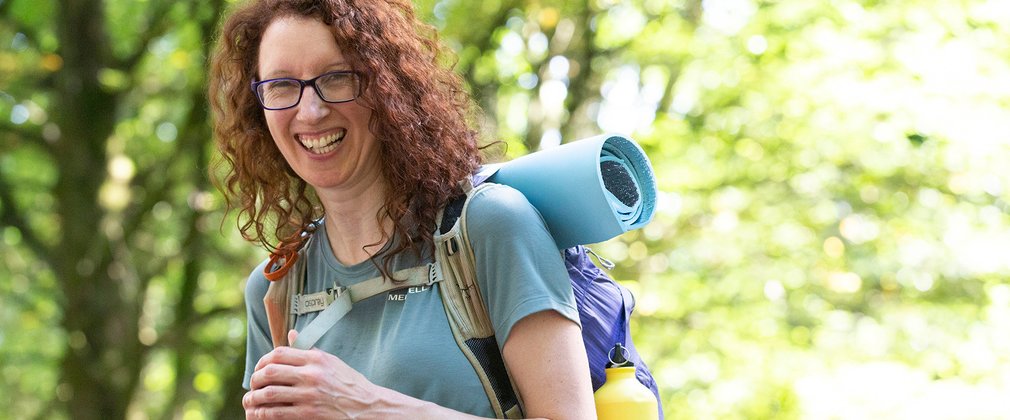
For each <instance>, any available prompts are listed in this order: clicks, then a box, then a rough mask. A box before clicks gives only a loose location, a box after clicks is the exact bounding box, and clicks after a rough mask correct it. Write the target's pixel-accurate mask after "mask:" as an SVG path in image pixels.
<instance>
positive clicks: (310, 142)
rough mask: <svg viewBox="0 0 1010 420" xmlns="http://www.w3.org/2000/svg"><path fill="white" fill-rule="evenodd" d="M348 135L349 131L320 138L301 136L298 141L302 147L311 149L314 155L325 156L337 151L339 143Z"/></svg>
mask: <svg viewBox="0 0 1010 420" xmlns="http://www.w3.org/2000/svg"><path fill="white" fill-rule="evenodd" d="M346 133H347V131H343V130H342V131H340V132H339V133H333V134H330V135H328V136H324V137H319V138H306V137H301V136H299V137H298V141H300V142H301V143H302V146H305V148H306V149H309V151H311V152H312V153H315V154H323V153H328V152H330V151H332V150H333V149H336V148H337V143H338V142H339V141H340V140H342V139H343V138H344V134H346Z"/></svg>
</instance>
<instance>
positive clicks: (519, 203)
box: [466, 183, 546, 237]
mask: <svg viewBox="0 0 1010 420" xmlns="http://www.w3.org/2000/svg"><path fill="white" fill-rule="evenodd" d="M466 227H467V231H468V232H470V233H471V235H473V234H489V235H492V237H497V236H500V235H504V236H519V237H521V236H523V235H524V234H525V233H527V232H528V231H529V230H542V229H545V227H546V225H545V224H544V220H543V218H542V217H541V216H540V212H538V211H537V209H536V208H535V207H533V205H532V204H530V202H529V200H527V199H526V196H525V195H523V193H521V192H519V191H518V190H516V189H515V188H512V187H510V186H507V185H502V184H493V183H487V184H484V185H482V187H481V188H480V189H479V190H477V191H476V192H475V193H474V194H473V196H472V197H471V198H470V202H469V203H468V204H467V210H466Z"/></svg>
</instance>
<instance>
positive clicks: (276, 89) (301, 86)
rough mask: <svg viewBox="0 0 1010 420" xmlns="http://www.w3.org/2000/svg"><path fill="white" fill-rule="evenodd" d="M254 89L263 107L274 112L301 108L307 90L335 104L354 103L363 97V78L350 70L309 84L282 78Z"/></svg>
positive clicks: (253, 83)
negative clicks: (299, 106) (296, 107)
mask: <svg viewBox="0 0 1010 420" xmlns="http://www.w3.org/2000/svg"><path fill="white" fill-rule="evenodd" d="M250 86H251V87H252V90H253V92H254V93H255V94H256V99H257V100H259V102H260V105H261V106H262V107H263V108H264V109H268V110H271V111H279V110H282V109H288V108H292V107H294V106H296V105H298V103H299V102H301V100H302V92H304V91H305V86H312V89H313V90H315V91H316V94H317V95H319V99H322V100H323V101H324V102H329V103H331V104H339V103H342V102H350V101H353V100H355V99H357V98H358V96H360V95H361V77H360V76H359V74H358V72H355V71H346V70H342V71H331V72H329V73H323V74H321V75H319V76H316V77H315V78H312V79H309V80H301V79H294V78H290V77H282V78H278V79H268V80H262V81H259V82H256V81H253V82H252V84H251V85H250Z"/></svg>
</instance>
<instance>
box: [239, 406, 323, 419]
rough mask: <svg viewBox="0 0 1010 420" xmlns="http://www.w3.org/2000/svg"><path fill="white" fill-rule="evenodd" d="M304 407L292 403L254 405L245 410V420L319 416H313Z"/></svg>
mask: <svg viewBox="0 0 1010 420" xmlns="http://www.w3.org/2000/svg"><path fill="white" fill-rule="evenodd" d="M305 411H306V410H305V407H298V406H293V405H277V406H263V405H260V406H256V407H254V408H250V409H246V410H245V418H246V420H259V419H304V418H317V417H319V416H313V413H306V412H305Z"/></svg>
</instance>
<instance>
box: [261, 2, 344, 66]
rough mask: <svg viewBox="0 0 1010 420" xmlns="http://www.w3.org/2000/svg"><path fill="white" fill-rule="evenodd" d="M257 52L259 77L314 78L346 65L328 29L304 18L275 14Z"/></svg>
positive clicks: (311, 19)
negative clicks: (277, 15)
mask: <svg viewBox="0 0 1010 420" xmlns="http://www.w3.org/2000/svg"><path fill="white" fill-rule="evenodd" d="M258 55H259V59H258V61H257V67H258V73H259V75H260V77H261V78H271V77H286V76H291V77H303V78H304V77H314V76H315V75H316V74H318V73H321V72H324V71H326V70H330V69H333V68H335V67H341V66H346V65H347V62H346V60H345V58H344V54H343V51H341V49H340V46H339V45H338V44H337V41H336V39H335V38H334V35H333V32H332V30H331V28H330V27H329V26H326V25H325V24H323V23H322V22H321V21H319V20H317V19H313V18H307V17H292V16H287V17H278V18H276V19H274V20H273V21H272V22H270V24H269V25H267V28H266V30H264V31H263V38H262V39H261V41H260V45H259V54H258Z"/></svg>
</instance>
